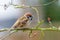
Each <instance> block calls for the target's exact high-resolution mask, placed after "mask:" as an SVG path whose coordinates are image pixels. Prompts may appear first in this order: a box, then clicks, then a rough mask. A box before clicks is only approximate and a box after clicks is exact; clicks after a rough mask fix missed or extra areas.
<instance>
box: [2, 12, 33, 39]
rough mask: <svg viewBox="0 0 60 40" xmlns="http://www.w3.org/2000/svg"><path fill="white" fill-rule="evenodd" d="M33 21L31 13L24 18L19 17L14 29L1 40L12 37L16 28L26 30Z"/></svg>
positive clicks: (13, 26)
mask: <svg viewBox="0 0 60 40" xmlns="http://www.w3.org/2000/svg"><path fill="white" fill-rule="evenodd" d="M32 19H33V16H32V14H31V13H30V12H27V13H25V14H24V15H23V16H22V17H19V18H18V19H17V21H16V22H15V23H14V24H13V25H12V27H11V28H10V29H9V34H7V35H5V36H4V37H2V39H1V40H3V39H5V38H6V37H7V36H9V35H11V34H12V33H15V32H14V31H11V29H16V28H25V26H27V25H28V24H27V23H28V22H29V21H31V20H32Z"/></svg>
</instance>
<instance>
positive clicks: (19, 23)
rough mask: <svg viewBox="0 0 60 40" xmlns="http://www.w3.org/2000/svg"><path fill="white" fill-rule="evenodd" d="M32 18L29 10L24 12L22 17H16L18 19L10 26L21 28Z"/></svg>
mask: <svg viewBox="0 0 60 40" xmlns="http://www.w3.org/2000/svg"><path fill="white" fill-rule="evenodd" d="M32 18H33V16H32V14H31V13H30V12H27V13H25V14H24V15H23V16H22V17H20V18H18V20H17V21H16V22H15V23H14V24H13V26H12V27H11V28H13V29H15V28H23V27H24V26H26V25H27V23H28V21H31V20H32Z"/></svg>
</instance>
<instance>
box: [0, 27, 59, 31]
mask: <svg viewBox="0 0 60 40" xmlns="http://www.w3.org/2000/svg"><path fill="white" fill-rule="evenodd" d="M14 30H18V31H19V30H20V31H24V30H26V31H30V30H32V31H33V30H38V31H60V28H37V29H36V28H20V29H18V28H16V29H11V31H14ZM4 31H9V28H7V29H0V32H4Z"/></svg>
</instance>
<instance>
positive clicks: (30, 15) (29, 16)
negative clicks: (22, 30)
mask: <svg viewBox="0 0 60 40" xmlns="http://www.w3.org/2000/svg"><path fill="white" fill-rule="evenodd" d="M25 16H26V17H27V18H28V19H29V20H32V18H33V16H32V14H31V13H30V12H27V13H25Z"/></svg>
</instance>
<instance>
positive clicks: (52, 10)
mask: <svg viewBox="0 0 60 40" xmlns="http://www.w3.org/2000/svg"><path fill="white" fill-rule="evenodd" d="M44 1H45V3H49V2H51V1H53V0H44ZM44 10H45V13H46V18H47V17H50V18H51V19H52V21H59V20H60V5H59V0H57V1H56V2H54V3H52V4H50V5H47V6H44Z"/></svg>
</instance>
